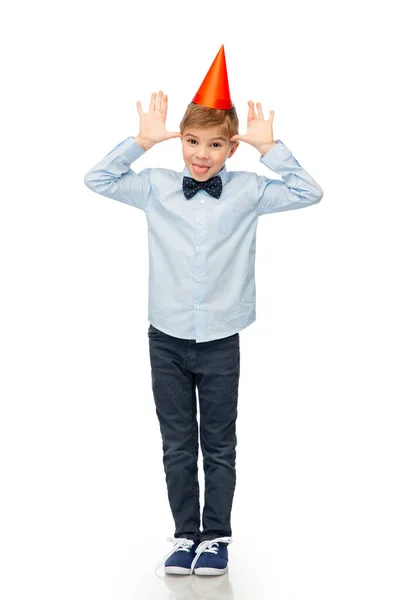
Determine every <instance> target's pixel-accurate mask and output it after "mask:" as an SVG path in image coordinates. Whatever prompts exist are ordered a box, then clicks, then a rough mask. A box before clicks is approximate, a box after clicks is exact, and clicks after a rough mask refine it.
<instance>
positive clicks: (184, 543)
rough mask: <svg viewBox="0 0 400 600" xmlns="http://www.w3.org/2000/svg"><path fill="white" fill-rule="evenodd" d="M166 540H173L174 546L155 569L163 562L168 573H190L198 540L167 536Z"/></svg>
mask: <svg viewBox="0 0 400 600" xmlns="http://www.w3.org/2000/svg"><path fill="white" fill-rule="evenodd" d="M167 540H168V542H174V547H173V548H172V550H171V551H170V552H168V554H167V556H165V557H164V558H163V560H162V561H161V562H160V563H159V565H158V566H157V569H156V571H155V572H156V574H157V570H158V569H159V567H161V566H162V565H163V564H164V570H165V572H166V573H169V574H170V575H191V573H192V566H191V565H192V562H193V560H194V557H195V552H196V548H197V546H198V545H199V543H200V542H199V541H195V540H189V539H188V538H175V537H169V538H167Z"/></svg>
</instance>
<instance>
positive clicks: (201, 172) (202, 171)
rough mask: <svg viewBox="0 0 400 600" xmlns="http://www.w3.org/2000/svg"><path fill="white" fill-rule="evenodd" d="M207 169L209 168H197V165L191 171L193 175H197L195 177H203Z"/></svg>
mask: <svg viewBox="0 0 400 600" xmlns="http://www.w3.org/2000/svg"><path fill="white" fill-rule="evenodd" d="M208 169H209V167H199V166H197V165H193V170H194V172H195V173H197V175H203V173H206V172H207V171H208Z"/></svg>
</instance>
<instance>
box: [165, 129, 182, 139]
mask: <svg viewBox="0 0 400 600" xmlns="http://www.w3.org/2000/svg"><path fill="white" fill-rule="evenodd" d="M167 134H168V138H167V139H170V138H177V137H180V138H181V137H183V136H182V134H181V133H180V132H179V131H168V132H167Z"/></svg>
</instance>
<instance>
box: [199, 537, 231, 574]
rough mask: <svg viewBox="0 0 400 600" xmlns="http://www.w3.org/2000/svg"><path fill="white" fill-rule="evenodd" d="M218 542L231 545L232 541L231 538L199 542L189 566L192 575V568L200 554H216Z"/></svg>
mask: <svg viewBox="0 0 400 600" xmlns="http://www.w3.org/2000/svg"><path fill="white" fill-rule="evenodd" d="M218 542H224V543H225V544H231V543H232V542H233V539H232V538H231V537H228V536H226V537H219V538H214V539H213V540H205V541H204V542H201V543H200V544H199V545H198V546H197V548H196V556H195V557H194V559H193V562H192V564H191V573H194V567H195V565H196V563H197V561H198V559H199V557H200V554H201V553H202V552H210V553H211V554H218V548H219V544H218Z"/></svg>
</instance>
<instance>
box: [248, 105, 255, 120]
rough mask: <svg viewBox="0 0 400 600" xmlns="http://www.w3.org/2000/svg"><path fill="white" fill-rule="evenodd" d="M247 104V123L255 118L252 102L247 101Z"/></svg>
mask: <svg viewBox="0 0 400 600" xmlns="http://www.w3.org/2000/svg"><path fill="white" fill-rule="evenodd" d="M248 104H249V114H248V117H247V122H249V121H252V120H253V119H255V118H256V115H255V112H254V102H253V101H252V100H249V102H248Z"/></svg>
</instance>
